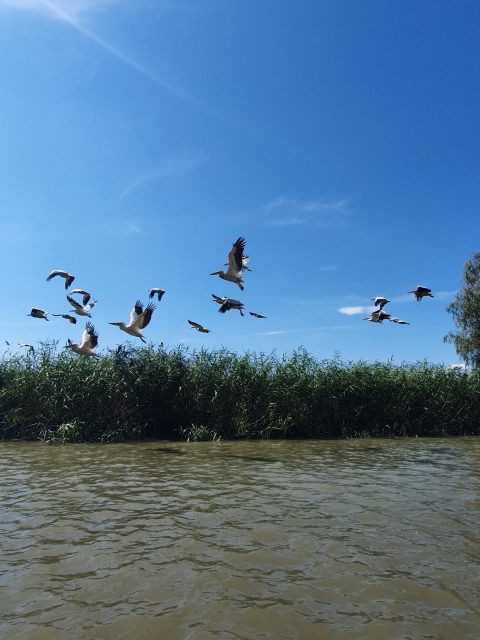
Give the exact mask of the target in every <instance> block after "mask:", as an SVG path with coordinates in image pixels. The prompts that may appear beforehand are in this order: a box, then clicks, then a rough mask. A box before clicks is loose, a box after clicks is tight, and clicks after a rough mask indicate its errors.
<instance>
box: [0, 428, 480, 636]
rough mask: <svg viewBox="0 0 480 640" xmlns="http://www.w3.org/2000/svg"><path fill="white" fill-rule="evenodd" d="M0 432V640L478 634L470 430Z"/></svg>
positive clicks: (479, 447)
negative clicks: (224, 434)
mask: <svg viewBox="0 0 480 640" xmlns="http://www.w3.org/2000/svg"><path fill="white" fill-rule="evenodd" d="M0 448H1V456H2V474H1V478H0V480H1V482H0V504H1V505H2V506H1V510H2V511H1V514H2V517H1V520H0V534H1V538H0V539H1V541H2V542H1V552H2V553H1V559H0V588H1V591H2V599H1V603H0V611H1V618H0V619H1V621H2V622H1V623H0V636H1V637H2V640H3V639H5V640H21V639H23V638H25V639H28V640H44V639H45V640H56V639H57V638H62V640H63V639H64V638H65V637H68V638H69V639H70V640H75V639H77V638H78V639H82V640H83V639H88V640H90V639H91V640H96V639H99V640H100V639H101V640H110V639H112V640H113V639H115V640H118V639H122V638H125V639H127V638H133V637H134V638H136V639H139V640H153V639H155V640H156V639H157V638H159V637H162V638H169V640H175V639H177V638H178V639H181V640H186V639H193V640H195V639H203V638H221V639H241V640H248V639H254V638H255V640H257V639H259V638H268V639H269V638H271V639H272V640H273V639H275V640H278V639H279V638H288V639H289V640H291V639H297V638H298V639H299V640H300V639H301V640H309V639H311V640H314V639H315V640H316V639H317V638H319V637H328V638H329V640H331V639H333V640H335V639H336V638H341V639H342V640H344V639H346V640H348V639H350V638H351V639H352V640H353V639H355V640H361V639H362V638H365V639H368V640H376V639H378V640H380V639H384V638H398V639H402V640H406V639H407V638H412V639H413V638H415V640H416V639H417V638H425V639H427V638H429V639H437V640H441V639H444V638H457V637H458V638H462V640H477V638H478V637H479V636H478V629H479V628H480V593H479V590H478V580H477V576H478V569H479V565H480V544H479V538H478V522H479V521H480V518H479V512H480V499H479V494H478V491H479V487H480V483H479V477H478V476H479V470H480V464H479V462H480V440H477V439H474V438H471V439H468V438H461V439H451V440H427V439H425V440H421V439H418V440H417V439H415V440H406V441H374V442H372V441H368V440H366V441H361V440H360V441H339V442H325V441H322V442H318V441H308V442H254V443H248V442H239V443H216V444H213V443H212V444H211V443H196V444H195V443H183V444H172V443H161V444H159V443H142V444H125V445H109V446H96V445H71V446H65V447H53V446H43V445H39V444H33V443H0Z"/></svg>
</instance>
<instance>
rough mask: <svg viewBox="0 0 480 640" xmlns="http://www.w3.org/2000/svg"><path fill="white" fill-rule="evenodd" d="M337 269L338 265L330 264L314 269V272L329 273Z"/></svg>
mask: <svg viewBox="0 0 480 640" xmlns="http://www.w3.org/2000/svg"><path fill="white" fill-rule="evenodd" d="M337 269H338V264H332V265H326V266H325V267H316V269H315V271H322V272H325V273H330V272H331V271H336V270H337Z"/></svg>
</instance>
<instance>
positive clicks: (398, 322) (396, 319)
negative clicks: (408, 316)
mask: <svg viewBox="0 0 480 640" xmlns="http://www.w3.org/2000/svg"><path fill="white" fill-rule="evenodd" d="M391 321H392V322H395V324H410V323H409V322H407V321H406V320H400V318H391Z"/></svg>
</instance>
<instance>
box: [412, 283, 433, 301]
mask: <svg viewBox="0 0 480 640" xmlns="http://www.w3.org/2000/svg"><path fill="white" fill-rule="evenodd" d="M408 293H413V295H414V296H415V298H416V299H417V302H420V300H421V299H422V298H425V297H426V296H428V297H429V298H433V295H432V290H431V289H429V288H428V287H421V286H420V285H417V288H416V289H414V290H413V291H409V292H408Z"/></svg>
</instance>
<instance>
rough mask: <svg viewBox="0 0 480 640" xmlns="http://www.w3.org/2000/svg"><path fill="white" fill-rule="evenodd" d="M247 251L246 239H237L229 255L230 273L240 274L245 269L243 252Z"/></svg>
mask: <svg viewBox="0 0 480 640" xmlns="http://www.w3.org/2000/svg"><path fill="white" fill-rule="evenodd" d="M244 250H245V238H241V237H240V238H237V240H235V242H234V243H233V247H232V248H231V249H230V253H229V254H228V271H227V272H228V273H233V274H236V273H240V272H241V271H242V269H243V252H244Z"/></svg>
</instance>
